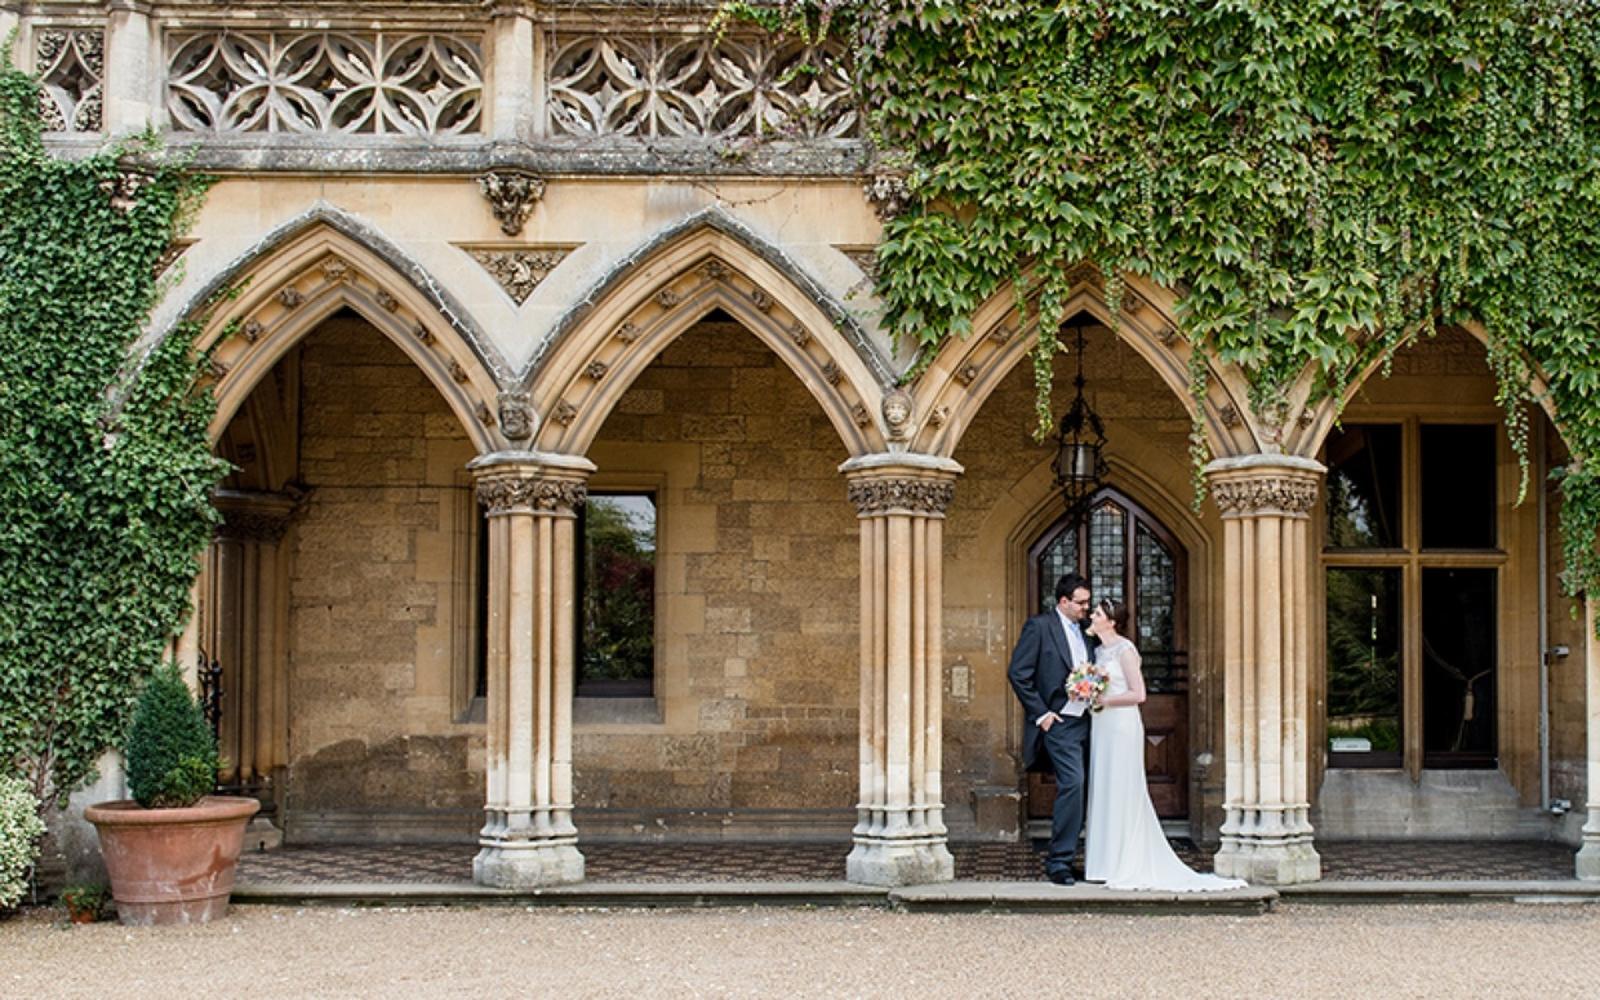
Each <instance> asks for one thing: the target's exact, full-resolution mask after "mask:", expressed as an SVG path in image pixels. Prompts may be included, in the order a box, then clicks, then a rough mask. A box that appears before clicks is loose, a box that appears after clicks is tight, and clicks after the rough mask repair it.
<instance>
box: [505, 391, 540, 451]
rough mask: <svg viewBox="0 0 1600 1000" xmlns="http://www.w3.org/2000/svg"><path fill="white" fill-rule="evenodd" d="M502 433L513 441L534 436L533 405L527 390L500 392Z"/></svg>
mask: <svg viewBox="0 0 1600 1000" xmlns="http://www.w3.org/2000/svg"><path fill="white" fill-rule="evenodd" d="M500 433H502V434H504V435H505V436H506V437H507V438H509V439H510V440H512V441H523V440H526V439H528V438H531V437H533V407H531V406H529V405H528V394H527V393H525V392H502V393H501V394H500Z"/></svg>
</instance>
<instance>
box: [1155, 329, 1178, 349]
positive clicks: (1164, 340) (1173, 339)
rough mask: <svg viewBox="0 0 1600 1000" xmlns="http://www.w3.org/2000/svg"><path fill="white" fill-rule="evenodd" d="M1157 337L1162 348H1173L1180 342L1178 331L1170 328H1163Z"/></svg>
mask: <svg viewBox="0 0 1600 1000" xmlns="http://www.w3.org/2000/svg"><path fill="white" fill-rule="evenodd" d="M1156 336H1157V337H1158V338H1159V339H1160V340H1161V346H1162V347H1171V346H1172V345H1173V344H1176V343H1177V342H1178V331H1177V330H1175V329H1174V328H1172V327H1170V326H1163V327H1162V328H1161V332H1160V333H1158V334H1156Z"/></svg>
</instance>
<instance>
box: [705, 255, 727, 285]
mask: <svg viewBox="0 0 1600 1000" xmlns="http://www.w3.org/2000/svg"><path fill="white" fill-rule="evenodd" d="M700 273H701V274H703V275H705V276H706V278H707V279H708V280H710V281H726V280H728V265H726V264H724V263H723V262H722V261H720V260H718V259H717V258H715V257H713V258H711V259H710V260H708V261H706V262H705V263H704V264H701V265H700Z"/></svg>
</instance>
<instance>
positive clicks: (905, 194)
mask: <svg viewBox="0 0 1600 1000" xmlns="http://www.w3.org/2000/svg"><path fill="white" fill-rule="evenodd" d="M862 191H864V192H866V195H867V201H868V202H870V203H871V205H872V210H873V211H874V212H877V213H878V218H879V219H881V220H882V221H884V222H888V221H889V220H890V219H893V218H895V217H896V216H898V215H900V214H902V213H903V212H905V210H906V208H907V207H908V206H909V205H910V203H911V193H910V192H909V191H907V190H906V179H905V178H904V177H902V176H901V175H899V174H876V175H874V176H873V178H872V179H871V180H870V181H868V182H867V183H866V184H865V185H864V186H863V187H862Z"/></svg>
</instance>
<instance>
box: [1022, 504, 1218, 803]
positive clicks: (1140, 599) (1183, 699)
mask: <svg viewBox="0 0 1600 1000" xmlns="http://www.w3.org/2000/svg"><path fill="white" fill-rule="evenodd" d="M1185 563H1186V558H1185V553H1184V550H1183V546H1181V545H1179V544H1178V540H1177V539H1176V538H1174V537H1173V535H1172V532H1170V531H1168V530H1167V529H1166V526H1165V525H1163V524H1162V523H1161V522H1160V521H1157V520H1156V519H1155V518H1154V517H1152V516H1150V514H1149V512H1148V511H1146V510H1145V509H1144V508H1142V507H1140V506H1139V505H1138V504H1136V503H1134V502H1133V501H1132V500H1130V499H1128V498H1127V497H1126V496H1124V495H1123V494H1121V493H1119V492H1118V491H1116V490H1114V489H1111V488H1110V487H1107V488H1105V489H1103V490H1101V491H1100V492H1099V493H1096V494H1095V496H1094V498H1093V499H1092V500H1091V501H1090V505H1089V517H1088V518H1087V519H1086V520H1085V521H1083V522H1080V523H1078V524H1075V525H1072V524H1068V523H1067V519H1066V518H1065V517H1063V518H1061V519H1060V520H1058V521H1057V522H1056V523H1055V524H1052V525H1051V526H1050V527H1049V528H1047V529H1046V530H1045V531H1044V533H1043V534H1041V535H1040V536H1039V537H1038V538H1037V539H1036V540H1035V541H1034V543H1033V544H1032V545H1031V546H1029V548H1028V567H1029V581H1028V609H1029V611H1028V613H1029V614H1038V613H1040V612H1041V611H1046V610H1049V608H1050V607H1051V606H1052V605H1053V604H1054V603H1055V593H1054V592H1055V585H1056V579H1057V578H1058V577H1060V576H1061V574H1063V573H1067V572H1071V571H1076V572H1078V573H1080V574H1082V575H1083V576H1085V577H1087V578H1088V580H1089V586H1090V587H1091V589H1092V590H1093V593H1094V596H1095V599H1096V600H1098V599H1100V598H1103V597H1110V598H1112V599H1114V600H1118V601H1126V602H1127V604H1128V616H1129V622H1130V628H1131V631H1132V633H1133V634H1132V639H1133V640H1134V642H1135V643H1136V644H1137V645H1138V647H1139V653H1140V655H1141V656H1142V657H1143V661H1144V668H1143V669H1144V680H1145V686H1146V688H1147V689H1148V691H1149V698H1148V700H1146V702H1145V704H1144V733H1145V748H1144V762H1145V773H1146V775H1147V777H1148V778H1149V782H1150V798H1151V799H1152V800H1153V801H1154V802H1155V807H1156V812H1157V813H1158V814H1160V815H1161V817H1162V818H1163V819H1182V818H1185V817H1187V816H1188V815H1189V643H1188V628H1187V622H1186V621H1185V614H1184V609H1185V608H1186V607H1187V606H1188V602H1187V600H1186V598H1187V594H1186V592H1185V591H1186V581H1187V578H1188V577H1187V572H1186V570H1187V567H1186V565H1185ZM1055 793H1056V790H1055V779H1054V778H1053V777H1052V776H1051V775H1049V774H1039V773H1034V774H1029V775H1028V782H1027V789H1026V794H1027V799H1028V817H1029V818H1030V819H1032V818H1048V817H1049V815H1050V807H1051V803H1052V801H1053V800H1054V798H1055Z"/></svg>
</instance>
